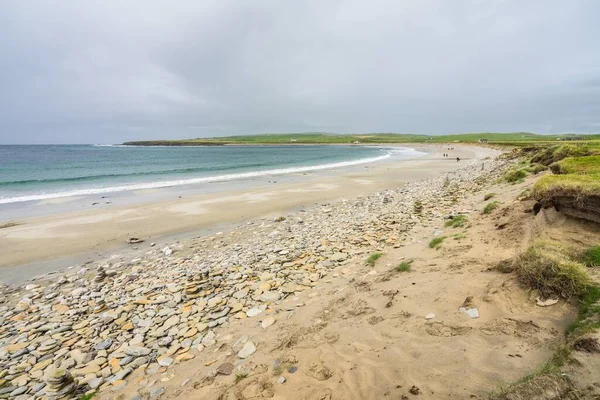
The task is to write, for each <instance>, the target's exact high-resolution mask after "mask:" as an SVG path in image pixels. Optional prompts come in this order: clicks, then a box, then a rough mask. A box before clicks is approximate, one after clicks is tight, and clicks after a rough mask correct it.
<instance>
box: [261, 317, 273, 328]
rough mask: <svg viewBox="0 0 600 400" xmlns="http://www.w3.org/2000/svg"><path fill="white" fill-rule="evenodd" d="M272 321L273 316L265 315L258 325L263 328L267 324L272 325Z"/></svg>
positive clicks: (267, 325) (266, 326)
mask: <svg viewBox="0 0 600 400" xmlns="http://www.w3.org/2000/svg"><path fill="white" fill-rule="evenodd" d="M274 323H275V317H267V318H265V319H263V320H262V322H261V323H260V326H262V328H263V329H266V328H268V327H269V326H271V325H273V324H274Z"/></svg>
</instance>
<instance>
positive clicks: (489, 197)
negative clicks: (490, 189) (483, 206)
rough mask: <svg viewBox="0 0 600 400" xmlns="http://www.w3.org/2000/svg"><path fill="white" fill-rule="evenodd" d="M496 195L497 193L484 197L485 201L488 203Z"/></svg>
mask: <svg viewBox="0 0 600 400" xmlns="http://www.w3.org/2000/svg"><path fill="white" fill-rule="evenodd" d="M495 195H496V193H488V194H486V195H485V196H483V201H488V200H489V199H491V198H492V197H494V196H495Z"/></svg>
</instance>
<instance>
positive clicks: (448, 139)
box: [126, 132, 600, 146]
mask: <svg viewBox="0 0 600 400" xmlns="http://www.w3.org/2000/svg"><path fill="white" fill-rule="evenodd" d="M569 136H574V135H536V134H534V133H526V132H514V133H490V132H480V133H465V134H452V135H439V136H432V135H419V134H402V133H362V134H336V133H326V132H299V133H266V134H257V135H237V136H227V137H214V138H195V139H186V140H153V141H136V142H126V144H131V145H147V146H151V145H155V146H156V145H163V146H164V145H173V146H182V145H185V146H193V145H203V146H206V145H219V144H318V143H321V144H349V143H354V142H356V141H358V142H360V143H458V142H464V143H475V142H477V141H478V140H479V139H487V140H488V141H489V143H490V144H505V145H512V146H528V145H532V144H533V145H536V144H552V145H555V144H556V139H558V138H565V137H569ZM577 136H581V137H582V138H583V139H585V141H581V142H577V144H582V143H593V142H591V141H598V140H600V135H577ZM569 143H575V142H569Z"/></svg>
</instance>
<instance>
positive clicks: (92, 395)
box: [79, 392, 97, 400]
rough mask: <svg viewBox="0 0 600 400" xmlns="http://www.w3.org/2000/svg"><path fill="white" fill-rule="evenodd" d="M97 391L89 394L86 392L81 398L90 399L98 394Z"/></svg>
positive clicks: (80, 399)
mask: <svg viewBox="0 0 600 400" xmlns="http://www.w3.org/2000/svg"><path fill="white" fill-rule="evenodd" d="M96 393H97V392H92V393H88V394H84V395H82V396H81V397H80V398H79V400H90V399H91V398H93V397H94V396H96Z"/></svg>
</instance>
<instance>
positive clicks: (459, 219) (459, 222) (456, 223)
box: [444, 215, 468, 228]
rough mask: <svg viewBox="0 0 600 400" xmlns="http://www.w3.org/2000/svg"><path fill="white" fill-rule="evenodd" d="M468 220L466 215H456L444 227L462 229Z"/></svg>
mask: <svg viewBox="0 0 600 400" xmlns="http://www.w3.org/2000/svg"><path fill="white" fill-rule="evenodd" d="M467 220H468V219H467V216H466V215H455V216H453V217H452V219H450V220H448V221H446V223H445V224H444V226H445V227H446V228H448V227H450V226H451V227H453V228H462V226H463V225H464V224H465V223H466V222H467Z"/></svg>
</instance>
